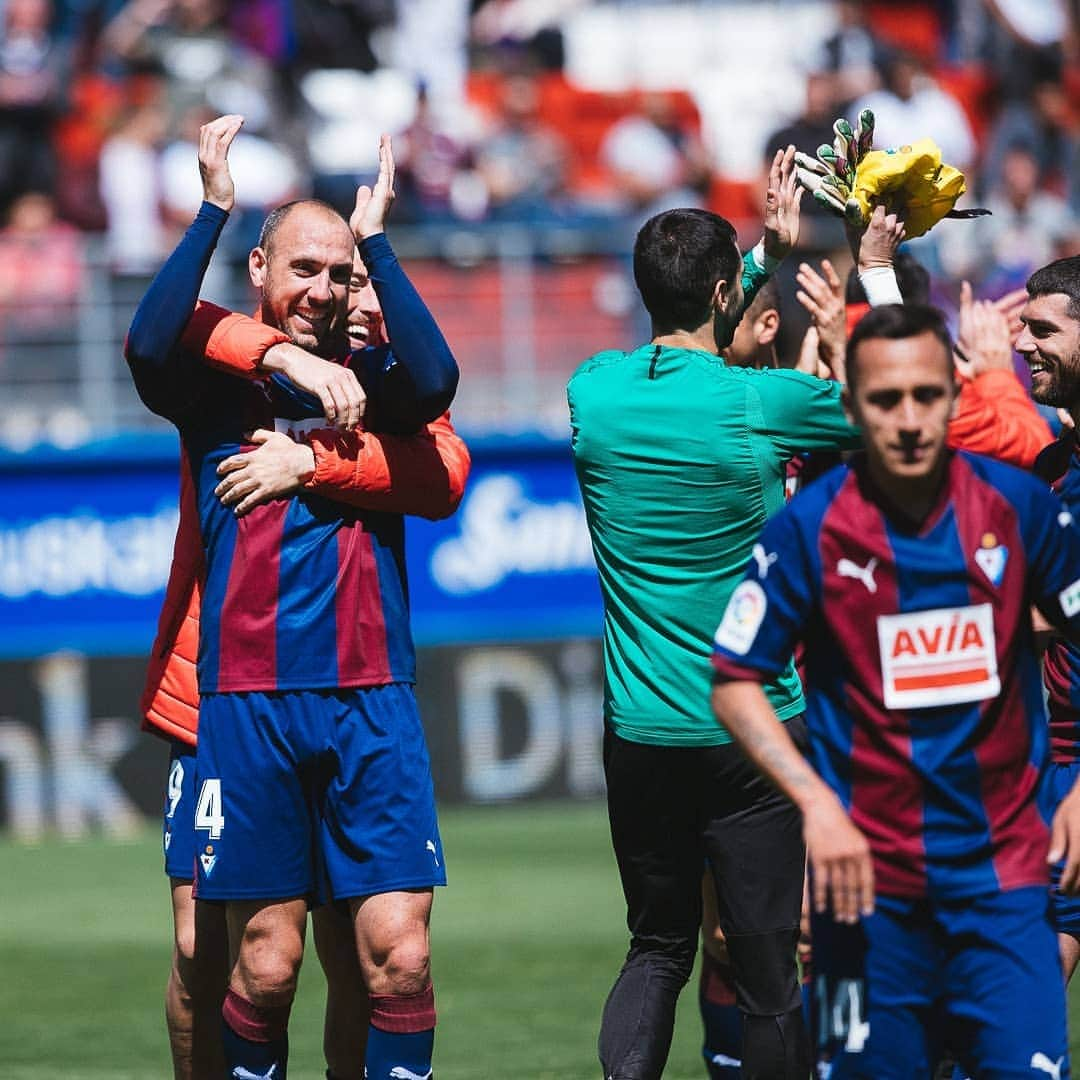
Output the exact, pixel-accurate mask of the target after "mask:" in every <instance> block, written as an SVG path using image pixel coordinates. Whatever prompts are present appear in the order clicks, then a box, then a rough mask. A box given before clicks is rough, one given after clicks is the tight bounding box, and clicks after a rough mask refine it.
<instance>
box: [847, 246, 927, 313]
mask: <svg viewBox="0 0 1080 1080" xmlns="http://www.w3.org/2000/svg"><path fill="white" fill-rule="evenodd" d="M893 272H894V273H895V274H896V284H897V285H898V286H899V288H900V295H901V296H902V297H903V298H904V303H905V304H929V303H930V271H929V270H927V269H926V267H925V266H923V264H922V263H921V262H919V260H918V259H916V258H915V256H914V255H912V254H911V253H910V252H909V251H898V252H897V253H896V254H895V255H894V256H893ZM844 300H845V302H846V303H848V304H865V303H866V291H865V290H864V289H863V287H862V282H861V281H860V280H859V271H858V269H857V268H856V267H852V268H851V273H849V274H848V279H847V286H846V288H845V290H844Z"/></svg>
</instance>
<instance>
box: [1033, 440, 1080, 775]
mask: <svg viewBox="0 0 1080 1080" xmlns="http://www.w3.org/2000/svg"><path fill="white" fill-rule="evenodd" d="M1063 451H1068V453H1067V455H1066V453H1063ZM1035 470H1036V472H1037V473H1038V474H1039V475H1040V476H1042V477H1043V478H1044V479H1046V480H1050V481H1051V482H1052V483H1053V485H1054V490H1055V491H1056V492H1057V493H1058V495H1059V496H1060V497H1061V500H1062V502H1064V503H1065V506H1066V507H1067V509H1068V510H1069V512H1070V513H1072V514H1073V515H1074V516H1075V515H1076V514H1077V513H1080V447H1077V445H1076V440H1075V438H1069V439H1067V440H1065V441H1063V442H1061V443H1054V444H1052V445H1051V446H1048V447H1047V448H1046V449H1045V450H1044V451H1043V452H1042V453H1041V454H1040V455H1039V458H1038V460H1037V461H1036V462H1035ZM1043 679H1044V680H1045V682H1046V696H1047V703H1048V704H1049V707H1050V754H1051V757H1052V758H1053V760H1054V761H1058V762H1062V763H1069V762H1074V761H1080V647H1077V646H1076V645H1074V644H1073V643H1072V642H1071V641H1068V640H1066V639H1064V638H1056V639H1055V640H1054V641H1052V642H1051V643H1050V645H1049V647H1048V648H1047V650H1046V655H1045V657H1044V658H1043Z"/></svg>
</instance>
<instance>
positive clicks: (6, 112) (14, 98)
mask: <svg viewBox="0 0 1080 1080" xmlns="http://www.w3.org/2000/svg"><path fill="white" fill-rule="evenodd" d="M52 17H53V5H52V3H51V0H6V3H5V4H4V6H3V32H2V34H0V202H2V203H3V204H4V205H6V204H7V203H9V202H10V200H11V199H12V198H14V197H15V196H16V195H18V194H19V193H20V192H23V191H28V190H32V191H52V190H54V186H55V182H56V160H55V155H54V151H53V145H52V138H51V129H52V126H53V123H54V121H55V120H56V118H57V116H58V115H59V113H60V110H61V108H62V105H63V101H64V87H65V86H66V83H67V74H68V54H67V50H66V49H65V48H64V47H63V46H62V45H61V44H60V43H59V42H57V41H56V40H54V39H53V37H52V35H51V32H50V26H51V22H52Z"/></svg>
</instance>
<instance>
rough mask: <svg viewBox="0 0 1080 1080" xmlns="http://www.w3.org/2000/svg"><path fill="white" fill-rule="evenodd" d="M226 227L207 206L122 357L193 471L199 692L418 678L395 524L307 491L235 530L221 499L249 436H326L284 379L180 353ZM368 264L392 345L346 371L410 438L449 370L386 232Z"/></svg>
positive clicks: (453, 368)
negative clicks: (225, 465)
mask: <svg viewBox="0 0 1080 1080" xmlns="http://www.w3.org/2000/svg"><path fill="white" fill-rule="evenodd" d="M224 220H225V215H224V214H223V212H222V211H219V210H216V208H214V207H211V206H209V204H204V205H203V208H202V210H201V211H200V213H199V216H198V217H197V218H196V221H195V222H194V224H193V225H192V227H191V228H190V229H189V230H188V232H187V234H185V237H184V239H183V240H182V241H181V243H180V244H179V245H178V247H177V249H176V250H175V251H174V252H173V254H172V255H171V256H170V258H169V260H168V261H167V262H166V264H165V266H164V267H163V268H162V270H161V271H160V272H159V274H158V275H157V277H156V278H155V280H154V282H153V283H152V285H151V286H150V288H149V289H148V291H147V294H146V296H144V298H143V300H142V302H141V303H140V305H139V309H138V311H137V312H136V315H135V319H134V320H133V322H132V327H131V331H130V333H129V335H128V342H127V346H126V349H125V354H126V356H127V359H128V362H129V364H130V365H131V368H132V372H133V374H134V376H135V380H136V386H137V387H138V390H139V393H140V396H141V397H142V398H143V400H144V401H145V402H146V404H147V405H148V406H149V407H150V408H152V409H153V410H154V411H155V412H158V413H160V414H161V415H162V416H165V417H166V418H167V419H169V420H171V421H172V422H173V423H174V424H176V426H177V428H178V429H179V431H180V436H181V440H182V442H183V448H184V451H185V453H186V455H187V459H188V463H189V465H190V469H191V476H192V481H193V484H194V489H195V496H196V501H197V505H198V514H199V522H200V529H201V533H202V542H203V547H204V550H205V555H206V566H207V575H206V584H205V588H204V591H203V597H202V611H201V620H200V642H199V660H198V677H199V692H200V693H201V694H208V693H214V692H226V691H229V692H232V691H246V690H261V691H274V690H297V689H322V688H326V689H330V688H334V687H349V686H377V685H382V684H385V683H391V682H412V681H414V679H415V655H414V649H413V643H412V635H411V632H410V628H409V619H408V592H407V583H406V578H405V551H404V523H403V520H402V517H401V515H400V514H395V513H385V512H376V511H368V510H361V509H359V508H356V507H352V506H349V505H347V504H345V503H342V502H338V501H333V500H330V499H327V498H325V497H323V496H321V495H318V494H315V493H313V492H309V491H301V492H300V493H298V494H296V495H294V496H293V497H291V498H289V499H278V500H275V501H273V502H270V503H268V504H266V505H264V506H260V507H257V508H256V509H254V510H252V511H251V512H250V513H249V514H247V515H246V516H245V517H243V518H239V519H238V518H237V517H236V516H235V515H234V514H233V512H232V510H231V509H230V508H229V507H226V506H224V505H222V503H221V502H220V500H219V499H218V498H217V496H215V494H214V489H215V487H216V486H217V484H218V482H219V480H220V478H219V477H218V475H217V472H216V470H217V467H218V465H219V464H220V463H221V462H222V461H223V460H225V458H227V457H229V456H231V455H232V454H235V453H237V452H238V451H239V450H241V449H242V448H243V447H244V446H245V433H247V432H251V431H253V430H255V429H256V428H269V429H271V430H273V429H275V428H276V429H277V430H279V431H287V432H289V433H290V434H292V435H293V437H295V438H303V437H304V434H305V433H306V432H307V431H310V430H315V429H318V428H324V427H325V426H326V421H325V419H324V418H323V410H322V406H321V404H320V402H319V400H318V399H317V398H315V397H313V396H312V395H310V394H307V393H305V392H303V391H301V390H298V389H297V388H296V387H295V386H293V385H292V383H290V382H289V381H288V380H287V379H286V378H284V377H282V376H280V375H273V376H270V377H269V378H264V379H260V380H257V381H248V380H245V379H241V378H237V377H235V376H234V375H231V374H226V373H223V372H220V371H217V370H214V369H212V368H211V367H208V366H207V364H206V362H205V359H204V357H201V356H193V355H191V354H190V353H186V352H185V351H184V350H183V349H182V347H181V346H180V336H181V332H182V330H183V328H184V325H185V324H186V323H187V321H188V319H189V318H190V316H191V312H192V311H193V310H194V306H195V301H196V299H197V295H198V288H199V284H200V283H201V280H202V274H203V272H204V271H205V268H206V264H207V263H208V261H209V258H210V254H211V252H212V251H213V247H214V244H215V243H216V240H217V236H218V234H219V232H220V229H221V226H222V224H223V223H224ZM361 256H362V258H363V259H364V262H365V265H366V266H367V269H368V272H369V274H370V276H371V279H372V282H373V283H374V285H375V289H376V292H377V294H378V296H379V300H380V303H381V305H382V309H383V316H384V319H385V321H386V324H387V327H388V330H389V331H390V333H391V334H392V335H393V340H394V346H393V348H391V347H390V346H389V345H380V346H376V347H373V348H367V349H363V350H360V351H358V352H355V353H353V354H352V356H351V357H343V358H342V360H343V362H348V363H350V364H351V366H352V367H353V369H354V370H355V371H356V374H357V377H358V378H359V380H360V384H361V386H362V387H363V388H364V391H365V393H366V395H367V409H366V412H365V424H366V425H367V426H369V427H372V428H373V429H375V430H378V429H379V428H380V426H381V429H383V430H392V431H403V430H404V431H409V430H418V429H419V428H420V427H421V426H422V425H423V424H425V423H428V422H430V421H431V420H434V419H435V418H436V417H437V416H439V415H441V413H442V412H444V411H445V409H446V408H447V406H448V405H449V403H450V399H451V398H452V397H453V393H454V389H455V388H456V385H457V376H458V372H457V365H456V363H455V362H454V359H453V356H452V354H451V353H450V350H449V348H448V347H447V345H446V342H445V340H444V339H443V337H442V334H441V332H440V331H439V329H438V327H437V325H436V324H435V321H434V319H433V318H432V317H431V314H430V312H429V311H428V310H427V308H426V306H425V305H424V304H423V302H422V301H421V300H420V298H419V296H417V294H416V292H415V290H414V289H413V288H412V285H411V284H410V283H409V281H408V279H407V278H406V277H405V274H404V272H403V271H402V270H401V268H400V266H399V265H398V263H397V259H396V258H395V256H394V253H393V251H392V250H391V248H390V245H389V243H388V242H387V240H386V238H385V236H383V235H381V234H380V235H378V236H374V237H370V238H369V239H367V240H366V241H364V242H363V244H362V245H361Z"/></svg>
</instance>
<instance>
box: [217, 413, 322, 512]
mask: <svg viewBox="0 0 1080 1080" xmlns="http://www.w3.org/2000/svg"><path fill="white" fill-rule="evenodd" d="M251 442H252V443H253V444H254V446H255V449H254V450H248V451H245V452H243V453H240V454H233V455H232V456H231V457H227V458H226V459H225V460H224V461H223V462H222V463H221V464H220V465H219V466H218V467H217V474H218V476H220V477H221V481H220V483H219V484H218V485H217V487H216V488H214V494H215V495H216V496H217V497H218V498H219V499H220V500H221V502H222V503H223V504H224V505H225V506H231V507H232V508H233V512H234V513H235V514H236V516H237V517H243V516H244V515H245V514H246V513H248V511H250V510H253V509H254V508H255V507H256V506H262V505H263V503H268V502H270V501H271V500H272V499H281V498H284V497H285V496H287V495H291V494H292V493H293V492H294V491H296V490H297V489H298V488H300V487H301V486H302V485H303V483H304V482H305V481H306V480H307V479H308V478H309V477H310V476H311V475H312V473H314V471H315V454H314V452H313V451H312V449H311V447H310V446H307V445H306V444H304V443H298V442H294V441H293V440H292V439H290V438H289V436H288V435H286V434H284V433H283V432H280V431H266V430H263V429H259V430H258V431H256V432H255V433H254V434H253V435H252V436H251Z"/></svg>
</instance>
